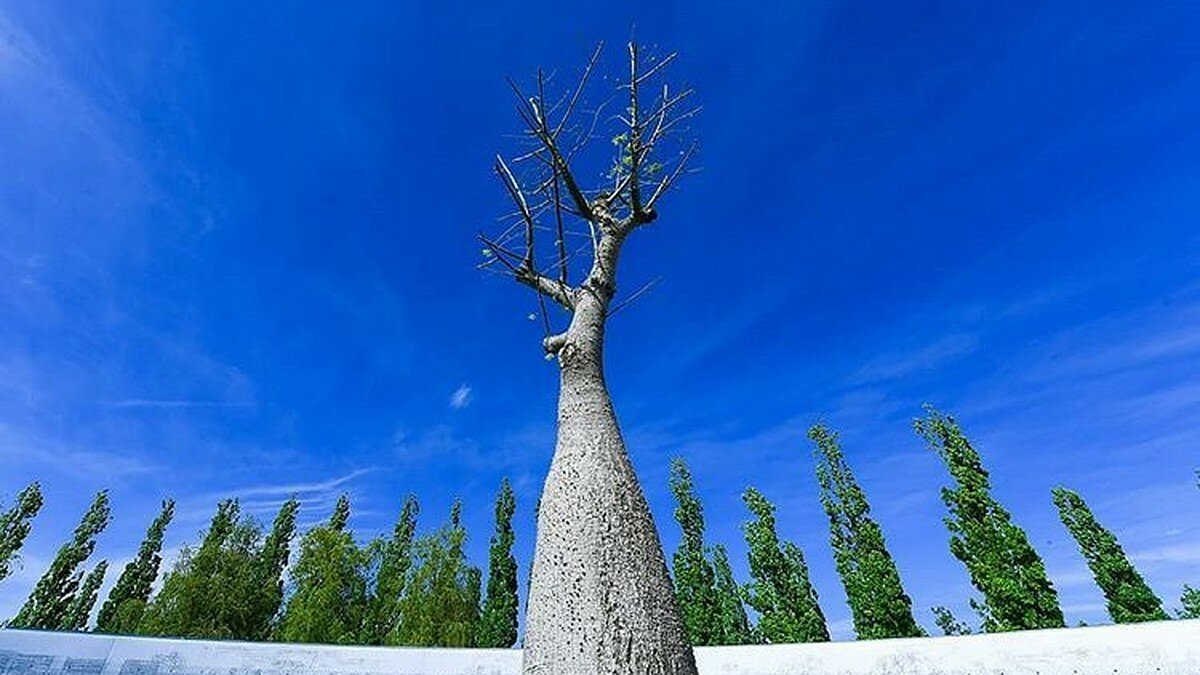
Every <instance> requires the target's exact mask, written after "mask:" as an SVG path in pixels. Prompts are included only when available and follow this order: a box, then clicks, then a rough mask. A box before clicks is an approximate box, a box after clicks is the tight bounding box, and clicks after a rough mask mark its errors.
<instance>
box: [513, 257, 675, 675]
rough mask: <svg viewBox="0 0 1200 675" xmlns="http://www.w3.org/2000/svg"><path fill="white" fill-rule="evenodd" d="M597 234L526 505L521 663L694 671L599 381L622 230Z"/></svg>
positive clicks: (629, 672) (566, 673) (650, 674)
mask: <svg viewBox="0 0 1200 675" xmlns="http://www.w3.org/2000/svg"><path fill="white" fill-rule="evenodd" d="M604 239H605V240H607V241H602V242H601V244H600V247H599V248H600V251H598V253H600V255H598V256H597V259H596V263H597V264H596V267H595V268H594V269H593V271H592V274H591V275H589V279H588V282H587V283H585V284H584V286H583V288H582V289H580V291H578V296H577V301H576V305H575V314H574V316H573V317H572V322H571V326H570V328H569V329H568V330H567V332H566V333H565V334H563V336H562V343H561V348H560V349H558V358H559V364H560V367H561V389H560V392H559V402H558V438H557V443H556V446H555V451H554V459H553V460H552V462H551V465H550V473H549V475H548V476H547V478H546V484H545V487H544V488H543V491H542V499H541V505H540V507H539V511H538V522H537V546H536V550H535V553H534V562H533V574H532V580H531V582H530V588H529V602H528V610H527V619H526V627H525V652H524V657H523V659H524V663H523V671H524V673H525V674H526V675H547V674H553V675H695V674H696V664H695V660H694V658H693V656H692V650H691V647H690V646H689V645H688V641H687V636H686V633H685V632H684V628H683V623H682V621H681V620H680V615H679V611H678V608H677V607H676V601H675V592H674V589H673V587H672V585H671V579H670V577H669V576H668V573H667V566H666V561H665V560H664V558H663V551H662V544H661V543H660V542H659V538H658V531H657V529H656V528H655V525H654V520H653V517H652V516H651V514H650V509H649V507H648V506H647V504H646V499H645V496H644V495H643V494H642V489H641V486H640V485H639V484H638V481H637V476H636V475H635V473H634V471H633V466H632V464H631V463H630V460H629V455H628V453H627V452H626V450H625V441H624V440H623V439H622V437H621V430H620V428H619V426H618V425H617V418H616V415H615V413H614V412H613V406H612V399H611V398H610V396H609V393H608V387H607V385H606V384H605V381H604V363H603V353H604V328H605V318H606V312H607V306H608V302H609V300H610V298H611V296H612V291H613V288H614V286H613V285H612V283H611V282H612V279H614V278H615V277H614V272H615V270H614V269H613V268H614V267H615V264H616V253H617V251H618V249H619V246H620V240H621V239H622V237H609V236H606V237H605V238H604ZM606 243H607V244H608V247H606V246H605V244H606ZM606 248H607V250H606ZM605 254H608V255H605Z"/></svg>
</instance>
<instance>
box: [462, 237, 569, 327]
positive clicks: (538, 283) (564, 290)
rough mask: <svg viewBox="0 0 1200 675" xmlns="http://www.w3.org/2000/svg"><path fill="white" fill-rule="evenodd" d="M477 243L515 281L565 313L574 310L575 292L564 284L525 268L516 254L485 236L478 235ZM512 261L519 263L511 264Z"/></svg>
mask: <svg viewBox="0 0 1200 675" xmlns="http://www.w3.org/2000/svg"><path fill="white" fill-rule="evenodd" d="M478 237H479V241H481V242H483V245H484V246H486V247H487V250H488V251H490V252H491V255H492V259H494V260H497V261H499V262H500V264H502V265H504V266H505V267H507V268H508V271H509V273H511V274H512V276H513V278H514V279H516V280H517V281H519V282H521V283H522V284H525V285H526V286H528V287H530V288H532V289H533V290H535V291H537V292H538V293H539V294H541V295H545V296H546V297H548V298H550V299H551V300H553V301H554V302H556V303H558V304H559V305H560V306H561V307H562V308H563V309H565V310H567V311H574V309H575V293H576V290H575V289H574V288H571V287H570V286H568V285H567V284H565V283H562V282H560V281H557V280H554V279H551V278H550V277H547V276H545V275H543V274H541V273H539V272H537V271H536V270H534V269H532V268H529V267H525V266H524V261H523V260H522V259H521V257H520V256H518V255H517V254H516V253H513V252H512V251H510V250H508V249H507V248H504V247H503V246H501V245H500V244H498V243H496V242H494V241H492V240H491V239H488V238H487V237H486V236H485V235H483V234H479V235H478ZM514 260H517V261H520V262H513V261H514Z"/></svg>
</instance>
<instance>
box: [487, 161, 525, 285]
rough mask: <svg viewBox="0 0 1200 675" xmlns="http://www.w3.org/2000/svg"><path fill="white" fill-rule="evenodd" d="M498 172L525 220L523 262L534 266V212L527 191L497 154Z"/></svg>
mask: <svg viewBox="0 0 1200 675" xmlns="http://www.w3.org/2000/svg"><path fill="white" fill-rule="evenodd" d="M496 173H497V174H499V175H500V180H501V182H503V183H504V187H505V188H507V189H508V194H509V196H511V197H512V199H513V201H514V202H516V204H517V208H518V209H519V210H520V213H521V218H522V219H524V221H525V258H524V261H523V262H524V265H525V267H533V213H532V212H531V211H530V210H529V204H528V203H527V202H526V201H525V193H524V192H522V191H521V186H520V184H518V183H517V179H516V178H515V177H514V176H513V174H512V171H510V170H509V168H508V165H507V164H505V163H504V159H503V158H501V157H500V155H496Z"/></svg>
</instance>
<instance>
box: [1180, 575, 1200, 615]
mask: <svg viewBox="0 0 1200 675" xmlns="http://www.w3.org/2000/svg"><path fill="white" fill-rule="evenodd" d="M1179 602H1180V604H1182V605H1183V608H1182V609H1180V610H1179V615H1178V616H1179V618H1180V619H1200V588H1192V587H1191V586H1188V585H1187V584H1184V586H1183V595H1182V596H1181V597H1180V598H1179Z"/></svg>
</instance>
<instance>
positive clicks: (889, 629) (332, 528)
mask: <svg viewBox="0 0 1200 675" xmlns="http://www.w3.org/2000/svg"><path fill="white" fill-rule="evenodd" d="M926 412H927V415H926V417H924V418H922V419H918V420H916V422H915V429H916V431H917V433H918V434H920V435H921V436H922V437H923V438H924V439H925V440H926V441H927V442H928V444H929V446H930V447H931V448H932V449H933V450H934V451H936V452H937V454H938V455H939V456H940V457H941V458H942V459H943V460H944V462H945V464H946V467H947V469H948V470H949V473H950V476H951V479H952V484H951V485H950V486H947V487H944V488H943V489H942V495H941V496H942V501H943V502H944V503H945V505H946V507H947V509H948V514H947V516H946V518H945V523H946V526H947V528H948V529H949V531H950V551H951V553H952V554H953V555H954V556H955V557H956V558H958V559H959V560H960V561H961V562H962V563H963V564H964V565H965V566H966V568H967V571H968V573H969V575H970V578H971V581H972V583H973V584H974V585H975V587H976V589H977V590H978V591H979V592H980V595H981V596H982V597H981V598H980V599H978V600H976V599H972V600H971V606H972V607H973V608H974V610H975V611H976V612H977V613H978V614H979V616H980V623H981V629H982V630H983V631H985V632H1000V631H1010V630H1024V629H1037V628H1057V627H1062V626H1064V619H1063V613H1062V610H1061V608H1060V607H1059V603H1058V596H1057V593H1056V591H1055V590H1054V586H1053V585H1052V584H1051V582H1050V579H1049V577H1048V575H1047V574H1046V568H1045V565H1044V563H1043V561H1042V559H1041V557H1040V556H1039V555H1038V554H1037V552H1036V551H1035V550H1034V549H1033V547H1032V546H1031V545H1030V543H1029V539H1028V537H1027V536H1026V534H1025V532H1024V531H1023V530H1022V529H1021V528H1020V527H1018V526H1017V525H1015V524H1014V523H1013V522H1012V519H1011V516H1010V514H1009V513H1008V511H1007V510H1006V509H1005V508H1004V507H1003V506H1002V505H1001V504H1000V503H999V502H997V501H996V500H995V499H994V498H993V497H992V495H991V485H990V479H989V476H988V472H987V470H986V469H985V468H984V467H983V463H982V461H981V459H980V456H979V454H978V452H976V450H975V449H974V448H973V447H972V446H971V443H970V442H969V441H968V440H967V437H966V436H965V435H964V434H963V432H962V430H961V428H960V427H959V426H958V424H957V423H956V422H955V420H954V419H953V418H952V417H949V416H947V415H944V414H942V413H939V412H938V411H936V410H934V409H932V408H927V409H926ZM808 437H809V439H810V440H811V442H812V444H813V447H814V456H815V458H816V477H817V482H818V484H819V486H820V496H821V503H822V506H823V507H824V510H825V513H826V514H827V516H828V518H829V526H830V540H831V544H832V548H833V554H834V561H835V563H836V568H837V571H838V573H839V575H840V577H841V580H842V584H843V586H844V588H845V592H846V597H847V599H848V601H849V605H850V610H851V616H852V619H853V623H854V629H855V632H856V634H857V636H858V638H859V639H876V638H891V637H917V636H923V635H925V634H926V633H925V631H924V629H922V627H921V626H920V625H919V624H918V623H917V621H916V619H915V618H914V616H913V609H912V600H911V598H910V597H909V596H908V594H907V593H906V592H905V590H904V586H903V584H902V582H901V579H900V574H899V571H898V569H897V567H896V564H895V562H894V561H893V559H892V556H891V554H890V553H889V552H888V549H887V546H886V544H885V541H884V537H883V532H882V530H881V529H880V527H879V524H878V522H877V521H876V520H874V519H873V518H872V517H871V509H870V505H869V503H868V501H867V498H866V494H865V493H864V492H863V490H862V488H861V486H860V485H859V484H858V482H857V480H856V479H855V477H854V474H853V473H852V472H851V470H850V467H849V466H848V465H847V463H846V461H845V458H844V456H843V454H842V450H841V447H840V444H839V442H838V437H837V434H836V433H834V432H833V431H831V430H830V429H829V428H827V427H825V426H824V425H820V424H818V425H815V426H813V427H812V428H811V429H810V430H809V432H808ZM670 488H671V491H672V493H673V494H674V496H675V499H676V504H677V506H676V509H675V519H676V521H677V522H678V524H679V526H680V528H681V529H682V537H681V539H680V543H679V547H678V549H677V550H676V551H675V553H674V556H673V559H672V563H673V565H672V567H673V578H674V583H675V590H676V594H677V597H678V601H679V606H680V609H681V612H682V614H683V620H684V624H685V626H686V628H687V631H688V635H689V637H690V638H691V641H692V643H693V644H696V645H713V644H745V643H757V642H767V643H787V642H817V641H826V640H828V639H829V630H828V628H827V625H826V621H825V616H824V613H823V611H822V609H821V606H820V604H819V602H818V597H817V592H816V590H815V588H814V587H813V585H812V583H811V581H810V579H809V573H808V567H807V564H806V562H805V558H804V553H803V552H802V550H801V549H800V547H799V546H797V545H796V544H794V543H792V542H788V541H783V540H781V539H780V538H779V536H778V534H777V528H776V521H775V507H774V505H772V504H771V503H770V502H769V501H767V499H766V498H765V497H764V496H763V495H762V494H761V493H760V492H759V491H757V490H756V489H754V488H749V489H747V490H746V491H745V493H744V494H743V500H744V502H745V503H746V506H747V508H748V510H749V512H750V515H751V519H750V520H749V521H748V522H746V523H745V524H744V526H743V532H744V534H745V538H746V544H747V555H748V562H749V570H750V581H749V582H748V583H745V584H740V583H738V582H737V581H736V580H735V578H734V576H733V572H732V569H731V567H730V563H729V556H728V553H727V551H726V549H725V547H723V546H721V545H715V546H711V547H710V546H708V545H707V544H706V543H705V536H704V529H705V528H704V514H703V507H702V505H701V503H700V500H699V498H698V497H697V495H696V492H695V489H694V485H693V482H692V478H691V475H690V473H689V471H688V468H687V466H686V464H685V463H684V462H683V461H682V460H679V459H677V460H675V461H674V462H673V463H672V466H671V477H670ZM1053 501H1054V504H1055V506H1056V507H1057V508H1058V512H1059V515H1060V517H1061V519H1062V521H1063V523H1064V525H1066V527H1067V529H1068V530H1069V531H1070V533H1071V535H1072V536H1073V537H1074V538H1075V540H1076V542H1077V543H1078V545H1079V548H1080V551H1081V553H1082V554H1083V557H1084V558H1085V560H1086V561H1087V564H1088V567H1089V568H1090V569H1091V571H1092V573H1093V576H1094V577H1095V580H1096V583H1097V585H1098V586H1099V587H1100V589H1101V590H1102V591H1103V593H1104V596H1105V598H1106V600H1107V607H1108V612H1109V615H1110V616H1111V617H1112V619H1113V621H1115V622H1117V623H1127V622H1138V621H1153V620H1164V619H1168V618H1169V616H1168V614H1167V612H1166V611H1165V609H1164V608H1163V603H1162V600H1161V599H1160V598H1158V597H1157V596H1156V595H1155V594H1154V592H1153V591H1152V590H1151V589H1150V587H1149V586H1148V585H1147V584H1146V582H1145V580H1144V579H1143V578H1142V576H1141V575H1140V574H1139V573H1138V572H1137V570H1136V569H1135V568H1134V567H1133V565H1132V564H1131V563H1130V561H1129V559H1128V557H1127V556H1126V555H1125V553H1124V551H1123V550H1122V548H1121V546H1120V544H1119V543H1118V542H1117V539H1116V537H1115V536H1114V535H1113V534H1112V532H1110V531H1109V530H1107V529H1106V528H1104V527H1103V526H1102V525H1101V524H1100V523H1099V522H1098V521H1097V520H1096V518H1095V516H1094V515H1093V514H1092V512H1091V510H1090V509H1089V508H1088V506H1087V504H1086V503H1085V502H1084V501H1083V499H1082V498H1081V497H1080V496H1079V495H1078V494H1077V493H1075V492H1073V491H1071V490H1068V489H1065V488H1055V489H1054V491H1053ZM41 506H42V496H41V492H40V489H39V488H38V486H37V484H33V485H31V486H29V487H28V488H26V489H25V490H24V491H22V492H21V493H20V494H19V495H18V496H17V499H16V502H15V503H14V504H13V505H12V507H11V508H10V509H8V510H7V511H6V512H3V513H0V580H2V579H3V578H4V577H6V576H8V574H9V573H10V572H11V568H12V564H13V561H14V560H15V558H16V555H17V552H18V551H19V549H20V548H21V545H22V544H23V542H24V540H25V538H26V536H27V535H28V533H29V530H30V526H31V522H32V519H33V518H34V516H35V515H36V514H37V513H38V511H39V510H40V509H41ZM515 508H516V502H515V499H514V495H513V491H512V488H511V486H510V485H509V483H508V481H504V482H502V484H501V487H500V491H499V494H498V495H497V498H496V503H495V530H494V532H493V534H492V537H491V542H490V549H489V561H488V577H487V586H486V589H484V588H483V574H482V571H481V570H480V569H479V568H478V567H474V566H472V565H470V564H469V563H468V562H467V560H466V556H465V552H464V545H465V542H466V538H467V534H466V531H465V529H464V528H463V526H462V523H461V517H460V514H461V504H460V503H459V502H455V504H454V506H453V507H452V508H451V512H450V517H449V520H448V522H446V523H445V524H443V525H442V526H440V527H438V528H436V529H434V530H433V531H432V532H429V533H427V534H425V535H423V536H420V537H418V536H416V529H417V514H418V510H419V509H418V504H417V501H416V499H415V498H413V497H411V496H410V497H409V498H408V499H407V500H406V501H405V502H404V505H403V508H402V510H401V512H400V515H399V517H398V519H397V521H396V524H395V526H394V528H393V530H392V532H391V533H390V534H389V535H388V536H385V537H377V538H375V539H373V540H371V541H369V542H367V543H366V544H360V543H359V542H358V541H357V540H356V539H355V537H354V535H353V533H352V532H351V531H350V530H349V529H348V528H347V521H348V519H349V516H350V502H349V500H348V499H347V498H346V497H345V496H343V497H341V498H340V499H339V500H338V502H337V505H336V507H335V508H334V511H333V513H332V515H331V516H330V517H329V519H328V520H327V521H325V522H323V523H321V524H319V525H317V526H316V527H313V528H312V529H310V530H309V531H308V532H306V533H305V534H304V535H303V536H302V537H301V540H300V546H299V552H298V554H297V558H296V560H295V561H294V564H293V565H292V566H291V567H290V568H289V567H288V561H289V556H290V555H291V542H292V539H293V537H294V535H295V532H296V516H297V512H298V510H299V503H298V502H297V501H296V500H294V499H293V500H289V501H287V502H285V503H284V504H283V505H282V507H281V508H280V510H279V513H278V515H276V517H275V519H274V522H273V523H272V524H271V527H270V528H269V529H264V528H263V527H262V526H261V525H259V524H258V523H257V522H256V521H255V520H254V519H253V518H250V517H248V516H242V515H241V513H240V509H239V505H238V502H237V501H234V500H229V501H225V502H222V503H221V504H219V505H218V507H217V511H216V514H215V515H214V517H213V519H212V522H211V523H210V524H209V527H208V529H207V530H206V531H205V532H204V534H203V536H202V540H201V543H200V544H199V545H198V546H195V547H187V548H185V549H184V550H183V551H182V552H181V554H180V556H179V558H178V560H177V561H176V562H175V564H174V566H173V567H172V568H171V569H170V570H169V571H168V572H167V573H166V575H165V577H164V579H163V582H162V586H161V588H160V590H159V591H158V592H157V593H153V588H154V583H155V581H156V580H157V578H158V576H159V568H160V566H161V563H162V558H161V551H162V543H163V536H164V533H165V531H166V528H167V526H168V524H169V523H170V522H171V519H172V517H173V515H174V504H173V503H172V502H170V501H167V502H165V503H164V504H163V507H162V511H161V512H160V513H159V515H158V517H157V518H155V520H154V521H153V523H151V525H150V528H149V530H148V531H147V533H146V537H145V539H144V540H143V542H142V544H141V547H140V548H139V551H138V554H137V556H136V557H135V558H134V559H133V561H131V562H130V563H129V564H128V565H127V566H126V567H125V569H124V570H123V571H122V573H121V576H120V577H119V578H118V580H117V583H116V585H115V586H114V587H113V589H112V591H111V592H110V593H109V596H108V598H107V599H106V600H105V602H104V603H103V605H101V607H100V610H99V612H98V614H97V616H96V622H95V628H94V629H95V630H96V631H100V632H107V633H124V634H138V635H159V636H175V637H195V638H201V637H204V638H226V639H244V640H281V641H289V642H327V643H338V644H370V645H417V646H458V647H469V646H479V647H508V646H512V645H513V644H515V643H516V640H517V612H518V607H517V603H518V600H517V563H516V560H515V558H514V557H513V553H512V547H513V540H514V535H513V526H512V519H513V515H514V512H515ZM109 519H110V512H109V505H108V496H107V494H106V493H105V492H101V493H99V494H98V495H97V496H96V498H95V500H94V501H93V503H92V505H91V507H90V508H89V509H88V511H87V512H86V513H85V514H84V517H83V519H82V520H81V521H80V523H79V526H78V527H77V528H76V530H75V533H74V536H73V537H72V538H71V540H70V541H68V542H67V543H65V544H64V545H63V546H62V547H61V548H60V549H59V551H58V554H57V555H56V556H55V558H54V560H53V562H52V563H51V564H50V567H49V568H48V569H47V570H46V572H45V574H44V575H43V576H42V578H41V579H40V580H39V581H38V583H37V585H36V586H35V587H34V589H33V591H32V593H31V594H30V596H29V599H28V600H27V601H26V603H25V605H24V606H23V607H22V608H21V610H20V611H19V612H18V613H17V615H16V616H15V617H13V619H12V620H10V621H9V622H8V625H9V626H10V627H14V628H16V627H22V628H40V629H48V630H83V629H85V627H86V626H87V624H88V621H89V616H90V614H91V612H92V609H93V607H94V605H95V603H96V601H97V595H98V592H99V589H100V586H101V585H102V583H103V579H104V575H105V573H106V571H107V563H106V562H104V561H101V562H100V563H98V564H97V565H95V567H93V568H92V569H91V570H90V571H88V572H86V573H85V571H84V569H83V568H84V565H85V563H86V561H87V559H88V558H89V557H90V556H91V554H92V552H93V549H94V548H95V538H96V536H97V535H98V534H99V533H100V532H101V531H102V530H103V529H104V528H105V526H106V525H107V524H108V522H109ZM1182 604H1183V609H1182V610H1181V611H1180V612H1179V616H1180V617H1181V618H1200V589H1194V588H1191V587H1188V586H1185V587H1184V592H1183V596H1182ZM747 606H749V608H750V610H751V612H750V613H748V612H747V609H746V608H747ZM933 613H934V616H935V620H936V622H937V625H938V627H939V628H940V629H941V630H942V632H943V633H945V634H947V635H950V634H962V633H966V632H970V629H969V628H968V627H967V626H966V625H965V624H963V623H961V622H959V621H958V620H957V619H955V618H954V617H953V616H952V615H951V614H950V612H949V611H948V610H946V609H945V608H943V607H935V608H933ZM751 615H753V616H754V617H755V618H756V621H753V622H752V621H751Z"/></svg>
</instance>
